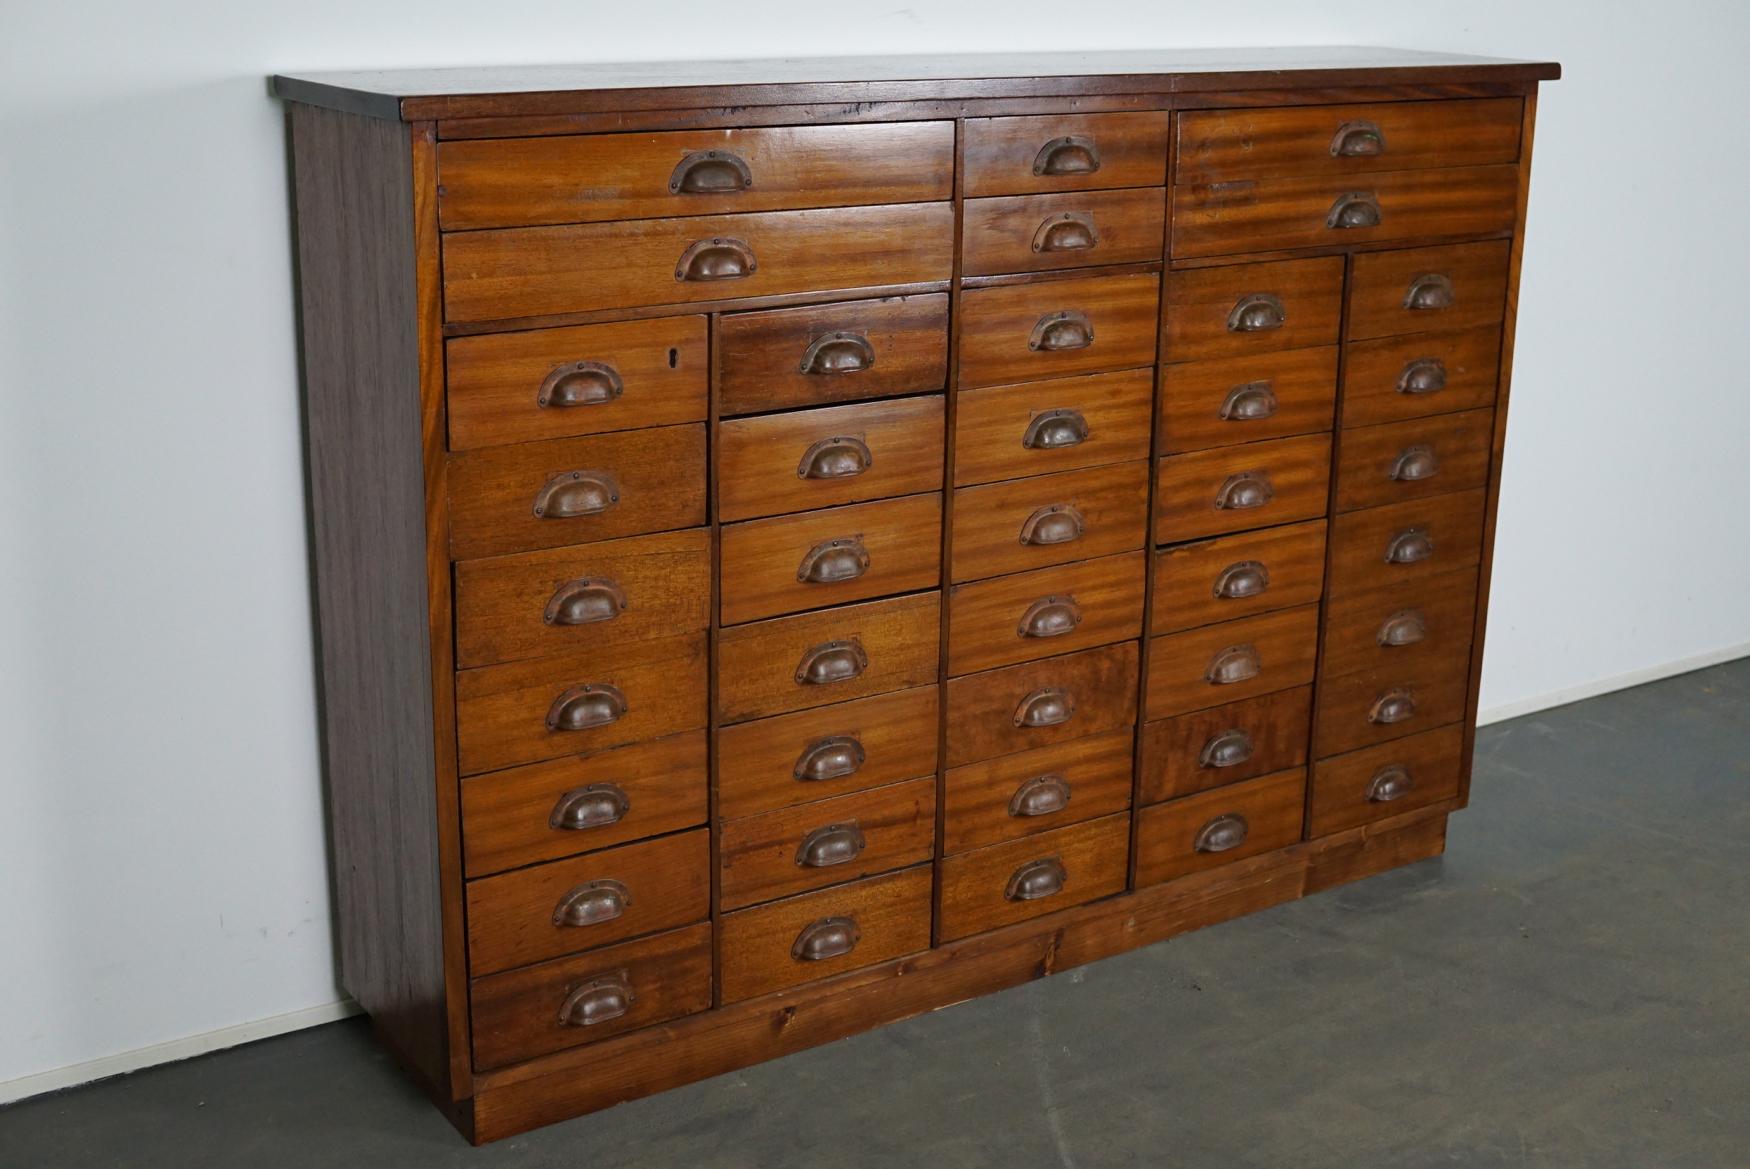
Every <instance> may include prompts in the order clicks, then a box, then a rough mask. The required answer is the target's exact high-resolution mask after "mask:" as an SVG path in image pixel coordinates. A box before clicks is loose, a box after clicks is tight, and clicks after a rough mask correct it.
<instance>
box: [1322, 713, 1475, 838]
mask: <svg viewBox="0 0 1750 1169" xmlns="http://www.w3.org/2000/svg"><path fill="white" fill-rule="evenodd" d="M1463 757H1464V728H1463V727H1461V726H1450V727H1441V728H1440V729H1439V730H1434V731H1428V732H1426V733H1424V734H1420V735H1411V736H1410V737H1409V738H1407V739H1399V740H1398V741H1397V742H1395V743H1383V744H1381V745H1380V746H1377V747H1368V748H1366V749H1365V750H1361V751H1353V752H1350V753H1349V754H1347V755H1338V756H1337V757H1336V758H1334V759H1321V760H1319V762H1318V764H1317V766H1315V767H1314V768H1313V774H1312V797H1311V799H1310V800H1309V801H1308V806H1309V807H1310V808H1311V811H1310V813H1309V820H1308V825H1307V833H1308V835H1311V836H1326V835H1329V834H1330V833H1332V832H1342V831H1345V830H1347V829H1350V828H1359V827H1360V826H1362V825H1363V824H1370V823H1372V822H1374V821H1375V820H1383V819H1385V818H1386V817H1388V816H1401V815H1403V814H1404V813H1405V812H1409V811H1413V810H1415V809H1417V808H1425V807H1427V806H1428V805H1430V804H1437V803H1441V802H1442V801H1445V800H1450V799H1452V798H1454V797H1456V796H1457V795H1458V770H1459V761H1460V760H1461V759H1462V758H1463Z"/></svg>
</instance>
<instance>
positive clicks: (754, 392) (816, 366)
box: [717, 292, 948, 415]
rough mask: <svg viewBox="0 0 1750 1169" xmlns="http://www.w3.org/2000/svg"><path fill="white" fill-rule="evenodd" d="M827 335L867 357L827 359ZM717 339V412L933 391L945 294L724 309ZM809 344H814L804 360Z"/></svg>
mask: <svg viewBox="0 0 1750 1169" xmlns="http://www.w3.org/2000/svg"><path fill="white" fill-rule="evenodd" d="M832 334H852V335H854V337H856V338H860V339H861V341H862V342H863V343H864V344H866V345H867V347H868V352H867V354H866V355H865V354H861V353H859V354H858V359H857V360H856V361H849V360H842V359H841V360H834V359H832V357H831V354H830V352H829V350H828V349H827V346H829V345H830V343H831V342H830V338H831V335H832ZM717 339H718V345H719V350H718V369H719V371H720V372H719V381H718V391H717V392H718V409H719V410H720V411H721V413H723V414H725V415H734V414H752V413H755V412H757V411H761V410H785V409H789V408H791V407H794V406H824V405H829V404H831V403H833V402H857V401H864V400H866V399H869V398H885V397H889V396H892V395H896V394H911V393H920V392H924V391H931V390H940V389H941V388H942V387H943V386H944V385H946V384H947V378H948V297H947V296H946V295H945V294H943V293H939V292H938V293H929V294H927V295H923V296H890V297H885V298H882V299H879V300H853V301H846V302H844V303H840V304H811V305H802V306H800V307H797V308H780V309H767V310H765V311H762V312H748V313H727V314H725V315H724V316H723V317H722V318H721V319H720V320H719V322H718V326H717ZM817 342H821V343H822V349H821V350H818V351H816V354H815V357H814V359H813V360H812V361H810V360H809V351H810V349H811V347H813V346H814V345H815V344H816V343H817ZM849 344H852V345H855V344H856V342H855V341H850V342H849ZM822 354H826V356H825V357H823V356H822Z"/></svg>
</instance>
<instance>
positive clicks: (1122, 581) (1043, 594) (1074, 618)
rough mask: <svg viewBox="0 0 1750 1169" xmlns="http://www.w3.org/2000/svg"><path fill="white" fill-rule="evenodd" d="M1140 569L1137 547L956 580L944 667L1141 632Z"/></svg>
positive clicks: (1007, 661) (958, 670)
mask: <svg viewBox="0 0 1750 1169" xmlns="http://www.w3.org/2000/svg"><path fill="white" fill-rule="evenodd" d="M1143 575H1144V562H1143V553H1142V552H1140V551H1137V552H1128V553H1125V554H1124V555H1122V556H1103V557H1101V558H1100V559H1098V560H1084V561H1081V562H1079V563H1076V564H1062V565H1057V566H1055V567H1052V568H1041V569H1037V570H1035V571H1033V572H1023V573H1018V574H1016V575H1014V576H1004V577H998V578H996V579H994V580H984V581H979V582H977V583H976V584H967V585H957V586H955V588H954V590H953V591H952V592H951V593H950V594H949V598H948V672H949V673H950V674H970V673H973V672H974V671H977V670H989V669H994V668H995V667H997V666H1007V665H1013V664H1015V663H1016V662H1025V661H1031V660H1033V659H1034V658H1042V657H1048V656H1051V655H1054V654H1066V653H1070V652H1072V651H1075V650H1081V649H1090V648H1092V647H1094V646H1098V645H1108V644H1110V643H1112V642H1114V641H1123V640H1125V639H1127V638H1133V637H1137V636H1140V635H1141V633H1142V597H1143V588H1144V582H1143Z"/></svg>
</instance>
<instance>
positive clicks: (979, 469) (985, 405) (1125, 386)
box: [954, 369, 1154, 487]
mask: <svg viewBox="0 0 1750 1169" xmlns="http://www.w3.org/2000/svg"><path fill="white" fill-rule="evenodd" d="M1153 408H1154V372H1153V371H1152V370H1148V369H1130V370H1124V371H1122V372H1119V373H1095V374H1088V375H1086V376H1083V377H1067V378H1050V379H1048V380H1046V381H1042V382H1024V383H1022V384H1021V385H1017V386H991V387H989V388H987V389H982V390H962V391H961V392H960V393H959V395H958V398H957V404H956V410H957V413H956V414H955V418H954V482H955V483H956V484H957V485H959V486H963V487H964V486H967V485H969V484H973V483H991V482H995V481H997V480H1001V479H1019V478H1022V477H1023V476H1027V475H1039V474H1043V473H1045V472H1048V471H1074V470H1079V469H1080V468H1083V467H1097V466H1103V465H1104V464H1107V463H1121V462H1127V461H1129V460H1131V459H1146V458H1147V457H1148V452H1149V443H1148V428H1149V418H1150V416H1151V414H1152V412H1153Z"/></svg>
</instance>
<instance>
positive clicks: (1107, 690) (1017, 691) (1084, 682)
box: [945, 641, 1137, 767]
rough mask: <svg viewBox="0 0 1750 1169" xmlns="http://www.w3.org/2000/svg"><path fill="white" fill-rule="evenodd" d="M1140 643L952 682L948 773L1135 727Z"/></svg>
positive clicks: (1012, 667) (949, 686) (950, 684)
mask: <svg viewBox="0 0 1750 1169" xmlns="http://www.w3.org/2000/svg"><path fill="white" fill-rule="evenodd" d="M1136 662H1137V649H1136V643H1135V642H1131V641H1127V642H1124V643H1123V644H1121V645H1112V646H1107V647H1105V648H1103V649H1095V650H1088V651H1087V652H1085V653H1077V654H1067V655H1065V656H1063V657H1058V658H1047V659H1045V660H1044V661H1040V662H1028V663H1026V664H1025V665H1020V666H1008V667H1006V668H1004V669H1001V670H991V671H988V672H987V673H983V674H973V675H970V676H968V677H964V678H953V679H950V680H949V682H948V699H947V700H948V758H947V759H946V760H945V763H946V764H947V765H948V766H949V767H957V766H959V765H960V764H962V763H976V762H977V761H979V760H980V759H993V758H995V757H996V756H998V755H1008V754H1010V753H1012V752H1015V751H1028V750H1032V749H1033V748H1035V747H1044V746H1047V745H1049V744H1052V743H1063V742H1067V741H1068V740H1070V739H1079V738H1081V737H1083V736H1084V735H1096V734H1099V733H1100V732H1102V731H1111V730H1116V729H1118V728H1119V727H1127V726H1130V725H1132V724H1133V723H1135V722H1136V682H1137V670H1136Z"/></svg>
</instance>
